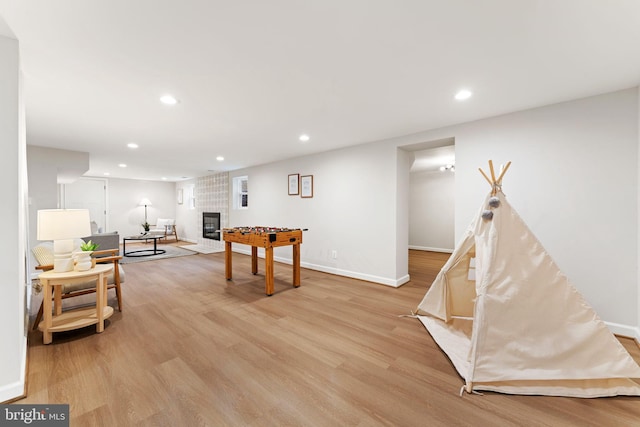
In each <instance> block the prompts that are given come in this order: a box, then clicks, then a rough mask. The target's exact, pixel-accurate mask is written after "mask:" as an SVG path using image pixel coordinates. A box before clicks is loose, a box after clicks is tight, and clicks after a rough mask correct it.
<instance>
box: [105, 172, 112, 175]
mask: <svg viewBox="0 0 640 427" xmlns="http://www.w3.org/2000/svg"><path fill="white" fill-rule="evenodd" d="M103 175H104V176H109V175H111V174H110V173H109V172H105V173H104V174H103Z"/></svg>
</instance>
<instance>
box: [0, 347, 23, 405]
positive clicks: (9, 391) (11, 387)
mask: <svg viewBox="0 0 640 427" xmlns="http://www.w3.org/2000/svg"><path fill="white" fill-rule="evenodd" d="M20 345H21V346H22V348H23V349H24V351H23V352H22V360H20V378H19V379H18V380H17V381H14V382H12V383H9V384H5V385H3V386H2V387H0V403H3V402H9V401H12V400H15V399H17V398H20V397H22V396H24V395H25V384H26V380H27V337H26V336H24V337H22V338H21V344H20Z"/></svg>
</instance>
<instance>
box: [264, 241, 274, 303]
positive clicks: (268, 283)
mask: <svg viewBox="0 0 640 427" xmlns="http://www.w3.org/2000/svg"><path fill="white" fill-rule="evenodd" d="M264 265H265V267H264V269H265V274H264V276H265V293H266V294H267V296H271V295H273V248H271V247H269V248H265V250H264Z"/></svg>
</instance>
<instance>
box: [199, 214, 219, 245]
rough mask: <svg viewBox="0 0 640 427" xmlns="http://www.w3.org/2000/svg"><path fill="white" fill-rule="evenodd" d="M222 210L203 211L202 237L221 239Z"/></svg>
mask: <svg viewBox="0 0 640 427" xmlns="http://www.w3.org/2000/svg"><path fill="white" fill-rule="evenodd" d="M219 230H220V212H202V237H204V238H205V239H212V240H220V231H219Z"/></svg>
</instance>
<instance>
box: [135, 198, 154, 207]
mask: <svg viewBox="0 0 640 427" xmlns="http://www.w3.org/2000/svg"><path fill="white" fill-rule="evenodd" d="M138 206H151V200H149V199H147V198H146V197H145V198H144V199H142V200H140V203H138Z"/></svg>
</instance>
